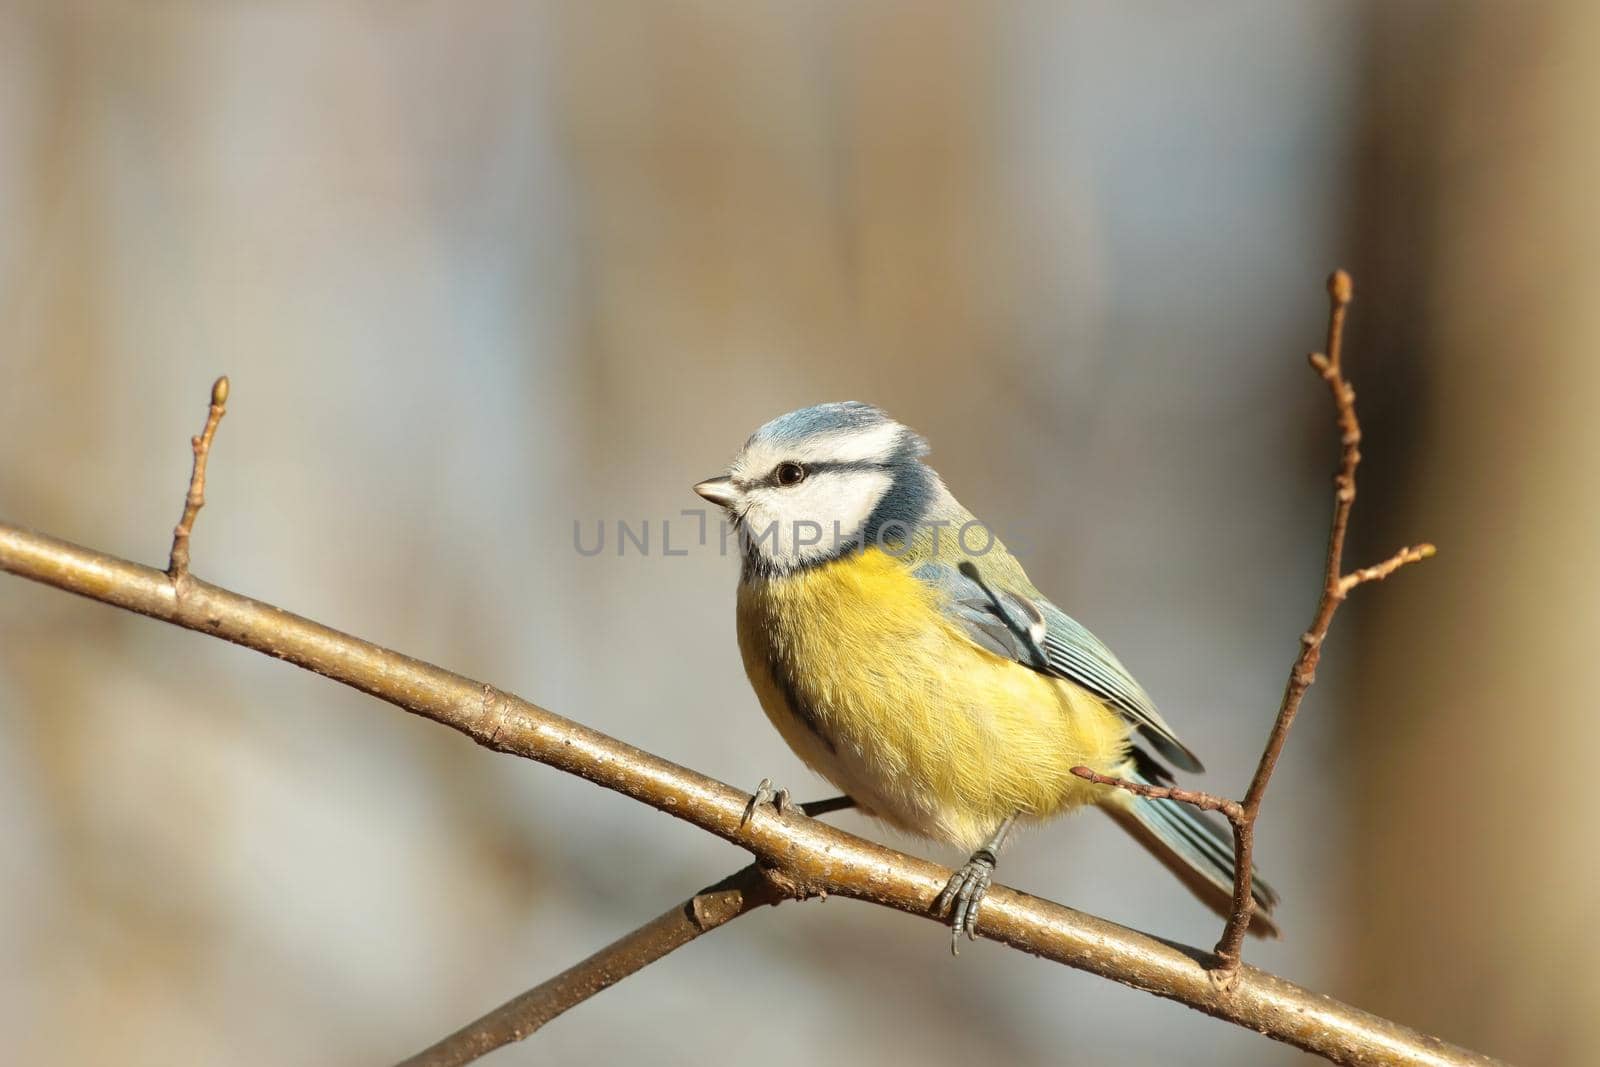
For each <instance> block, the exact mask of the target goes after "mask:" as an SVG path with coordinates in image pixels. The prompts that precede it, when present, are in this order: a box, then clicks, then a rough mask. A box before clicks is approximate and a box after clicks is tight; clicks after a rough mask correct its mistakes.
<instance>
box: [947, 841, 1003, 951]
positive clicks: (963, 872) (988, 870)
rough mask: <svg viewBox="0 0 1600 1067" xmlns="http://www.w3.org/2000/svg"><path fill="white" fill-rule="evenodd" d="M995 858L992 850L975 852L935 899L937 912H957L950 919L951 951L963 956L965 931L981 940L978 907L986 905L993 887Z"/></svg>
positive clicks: (971, 938)
mask: <svg viewBox="0 0 1600 1067" xmlns="http://www.w3.org/2000/svg"><path fill="white" fill-rule="evenodd" d="M994 865H995V858H994V856H993V854H992V853H989V852H987V851H985V850H983V849H980V850H978V851H977V852H974V853H973V854H972V858H971V859H969V860H968V861H967V862H966V863H964V864H963V865H962V866H961V868H960V869H959V870H957V871H956V873H955V874H953V875H951V877H950V881H949V883H948V884H947V885H946V886H945V887H944V890H943V891H942V892H940V894H939V895H938V897H936V898H935V899H934V902H933V913H934V914H935V915H946V914H950V913H951V911H952V909H953V910H954V914H953V915H952V917H951V920H950V954H951V955H952V956H959V955H961V934H962V932H963V931H965V933H966V935H967V939H968V940H970V941H976V940H977V939H978V909H979V908H981V907H982V906H983V898H984V897H985V896H986V895H987V894H988V892H989V886H990V884H991V883H992V882H993V881H994Z"/></svg>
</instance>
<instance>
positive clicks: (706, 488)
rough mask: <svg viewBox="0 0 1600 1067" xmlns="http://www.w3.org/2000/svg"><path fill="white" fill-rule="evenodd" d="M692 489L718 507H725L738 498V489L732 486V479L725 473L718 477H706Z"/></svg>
mask: <svg viewBox="0 0 1600 1067" xmlns="http://www.w3.org/2000/svg"><path fill="white" fill-rule="evenodd" d="M694 491H695V492H697V493H699V494H700V495H701V496H703V497H705V498H706V499H707V500H709V501H711V502H712V503H713V504H715V505H717V507H719V508H725V507H727V506H728V505H729V504H731V503H733V502H734V501H735V500H737V499H739V491H738V490H737V489H735V488H734V487H733V479H732V478H730V477H728V476H727V475H726V474H724V475H722V476H721V477H719V478H707V479H706V480H705V481H703V482H701V483H700V484H699V485H697V486H695V487H694Z"/></svg>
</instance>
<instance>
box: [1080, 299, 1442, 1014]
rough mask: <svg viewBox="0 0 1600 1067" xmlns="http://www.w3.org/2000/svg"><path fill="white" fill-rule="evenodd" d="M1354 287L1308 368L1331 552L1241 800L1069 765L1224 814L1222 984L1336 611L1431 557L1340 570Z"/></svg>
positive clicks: (1352, 430)
mask: <svg viewBox="0 0 1600 1067" xmlns="http://www.w3.org/2000/svg"><path fill="white" fill-rule="evenodd" d="M1352 292H1353V287H1352V285H1351V281H1350V275H1348V274H1346V273H1345V272H1344V271H1342V270H1339V271H1334V272H1333V275H1332V276H1331V277H1329V279H1328V300H1329V310H1328V345H1327V348H1328V351H1327V354H1326V355H1324V354H1323V353H1320V352H1314V353H1312V354H1311V356H1310V362H1311V366H1312V368H1313V369H1314V370H1315V371H1316V372H1317V374H1318V375H1319V376H1320V377H1321V378H1322V380H1323V381H1324V382H1326V383H1327V384H1328V390H1329V392H1330V394H1331V395H1332V397H1333V404H1334V414H1335V418H1336V420H1337V423H1338V427H1339V445H1340V450H1339V469H1338V471H1337V473H1335V475H1334V479H1333V485H1334V499H1333V518H1332V521H1331V524H1330V527H1329V532H1328V552H1327V557H1326V562H1325V564H1324V567H1323V578H1322V592H1321V595H1320V596H1319V598H1318V600H1317V613H1316V617H1315V618H1314V619H1313V620H1312V623H1311V628H1310V629H1309V630H1307V631H1306V632H1305V633H1304V634H1302V635H1301V637H1300V654H1299V655H1298V656H1297V657H1296V659H1295V662H1294V666H1293V667H1292V668H1291V669H1290V671H1289V681H1288V683H1287V685H1286V686H1285V688H1284V693H1283V700H1282V702H1281V703H1280V704H1279V705H1278V717H1277V720H1276V721H1275V722H1274V723H1273V725H1272V733H1271V734H1270V735H1269V736H1268V738H1267V745H1266V748H1265V750H1264V751H1263V752H1262V753H1261V760H1260V762H1259V763H1258V764H1257V765H1256V772H1255V776H1254V777H1253V778H1252V779H1251V781H1250V788H1249V791H1248V792H1247V793H1246V794H1245V798H1244V800H1243V801H1234V800H1230V799H1227V798H1224V797H1219V796H1216V795H1214V794H1211V793H1201V792H1197V791H1195V790H1189V789H1172V788H1165V787H1161V786H1150V785H1145V784H1144V783H1142V782H1134V781H1129V780H1127V779H1124V778H1116V777H1112V776H1110V775H1103V774H1097V773H1095V772H1094V771H1092V770H1090V769H1089V768H1087V767H1074V768H1073V770H1072V773H1073V774H1076V775H1077V776H1078V777H1080V778H1087V779H1088V780H1089V781H1092V782H1095V783H1097V784H1100V785H1108V786H1113V787H1115V788H1117V789H1124V790H1127V791H1128V792H1130V793H1136V794H1138V795H1139V796H1146V797H1154V798H1156V799H1167V800H1175V801H1178V802H1180V803H1184V804H1192V805H1194V806H1195V807H1197V808H1202V809H1204V810H1206V811H1217V812H1221V813H1222V814H1223V815H1226V816H1227V817H1228V822H1229V824H1230V825H1231V826H1232V827H1233V841H1234V882H1233V903H1232V906H1231V907H1230V908H1229V911H1228V921H1227V925H1226V926H1225V927H1224V928H1223V931H1222V938H1221V939H1220V940H1219V941H1218V942H1217V946H1216V953H1217V957H1218V959H1219V960H1220V961H1221V965H1220V966H1219V967H1218V968H1217V969H1216V971H1217V977H1218V979H1219V983H1220V985H1222V986H1223V987H1226V986H1227V985H1228V984H1229V982H1230V981H1231V978H1232V976H1233V973H1234V972H1235V971H1236V970H1237V968H1238V966H1239V959H1240V946H1241V945H1242V943H1243V941H1244V935H1245V932H1246V931H1247V930H1249V929H1250V923H1251V920H1252V919H1253V918H1254V916H1255V907H1256V903H1255V894H1254V893H1253V892H1252V888H1253V884H1252V883H1253V875H1252V871H1253V869H1254V868H1253V861H1254V852H1255V826H1256V819H1257V818H1258V817H1259V816H1260V814H1261V801H1262V798H1263V797H1264V796H1265V795H1266V791H1267V783H1268V781H1269V780H1270V779H1271V777H1272V772H1273V769H1274V768H1275V767H1276V766H1277V764H1278V757H1279V756H1280V755H1281V754H1282V753H1283V746H1284V742H1285V741H1287V740H1288V737H1289V728H1290V727H1291V726H1292V725H1293V724H1294V718H1295V715H1296V714H1297V713H1298V712H1299V710H1300V703H1301V701H1302V700H1303V699H1304V698H1305V695H1306V691H1307V690H1308V689H1310V688H1311V683H1312V682H1314V681H1315V680H1316V676H1317V662H1318V660H1319V659H1320V658H1321V656H1322V645H1323V641H1324V640H1325V639H1326V637H1327V635H1328V627H1329V626H1330V625H1331V624H1332V623H1333V616H1334V613H1335V612H1337V611H1338V610H1339V605H1340V604H1341V603H1342V602H1343V601H1344V598H1345V597H1346V596H1347V595H1348V594H1349V593H1350V591H1351V590H1352V589H1354V588H1356V587H1357V586H1359V585H1363V584H1365V583H1367V582H1375V581H1381V580H1382V579H1384V578H1387V577H1388V576H1389V575H1391V574H1393V573H1394V572H1395V571H1397V570H1399V569H1400V568H1401V567H1403V566H1405V565H1406V564H1408V563H1417V562H1420V561H1422V560H1425V559H1428V558H1429V557H1431V556H1432V555H1433V554H1434V552H1435V549H1434V547H1433V545H1431V544H1421V545H1418V546H1416V547H1415V548H1402V549H1401V550H1400V551H1398V552H1396V553H1395V554H1394V555H1393V556H1391V557H1389V558H1388V559H1387V560H1384V561H1383V562H1382V563H1379V564H1375V565H1374V566H1371V567H1364V568H1362V569H1361V570H1358V571H1354V572H1352V573H1350V574H1341V571H1342V569H1343V566H1344V542H1345V534H1346V531H1347V530H1348V529H1349V525H1350V511H1351V508H1352V507H1354V505H1355V499H1356V468H1357V467H1358V466H1360V464H1361V422H1360V420H1359V419H1358V418H1357V417H1356V393H1355V390H1354V389H1353V388H1352V387H1351V385H1350V382H1349V380H1348V379H1346V378H1345V375H1344V361H1343V358H1342V349H1343V347H1344V320H1345V312H1346V310H1347V309H1348V308H1349V306H1350V299H1351V296H1352Z"/></svg>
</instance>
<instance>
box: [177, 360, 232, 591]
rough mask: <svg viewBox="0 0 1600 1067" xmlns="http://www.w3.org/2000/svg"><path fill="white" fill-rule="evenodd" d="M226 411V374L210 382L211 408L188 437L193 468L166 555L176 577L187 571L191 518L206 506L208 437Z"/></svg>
mask: <svg viewBox="0 0 1600 1067" xmlns="http://www.w3.org/2000/svg"><path fill="white" fill-rule="evenodd" d="M227 412H228V378H227V375H223V376H222V377H221V378H218V379H217V380H216V381H215V382H213V383H212V384H211V410H210V411H209V412H207V413H206V425H205V429H203V430H201V431H200V435H199V436H198V437H191V438H189V447H190V448H192V449H193V450H194V468H193V469H192V470H191V471H190V472H189V492H188V493H187V494H185V495H184V498H183V514H182V515H181V516H179V518H178V525H177V526H176V527H174V528H173V530H172V552H171V554H170V555H169V556H168V557H167V574H169V575H170V576H171V577H172V578H174V579H178V578H182V577H184V576H185V575H186V574H188V573H189V535H190V534H192V533H193V532H194V520H195V518H196V517H197V516H198V515H199V514H200V509H201V508H203V507H205V506H206V460H207V459H209V458H210V456H211V439H212V438H213V437H215V436H216V435H217V423H219V422H221V421H222V416H224V415H226V414H227Z"/></svg>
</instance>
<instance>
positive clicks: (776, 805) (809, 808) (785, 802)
mask: <svg viewBox="0 0 1600 1067" xmlns="http://www.w3.org/2000/svg"><path fill="white" fill-rule="evenodd" d="M763 804H771V805H772V807H773V810H775V811H776V812H777V813H778V814H779V815H782V814H783V813H784V812H786V811H789V810H790V809H792V808H799V809H800V812H801V814H803V815H810V816H817V815H826V814H828V813H829V812H830V811H843V810H844V809H845V808H853V807H855V806H856V802H855V801H854V800H851V799H850V798H849V797H828V798H827V799H826V800H813V801H811V802H810V803H808V804H796V803H795V802H794V801H793V800H792V799H791V798H790V796H789V791H788V790H787V789H785V788H783V787H782V786H778V787H776V788H774V787H773V785H772V779H771V778H763V779H761V784H760V785H758V786H756V791H755V792H754V793H752V794H750V803H748V804H746V805H745V806H744V816H743V817H742V818H740V820H739V825H740V826H743V825H744V824H745V823H747V822H749V821H750V817H751V816H752V815H754V814H755V813H756V809H757V808H759V807H761V805H763Z"/></svg>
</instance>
